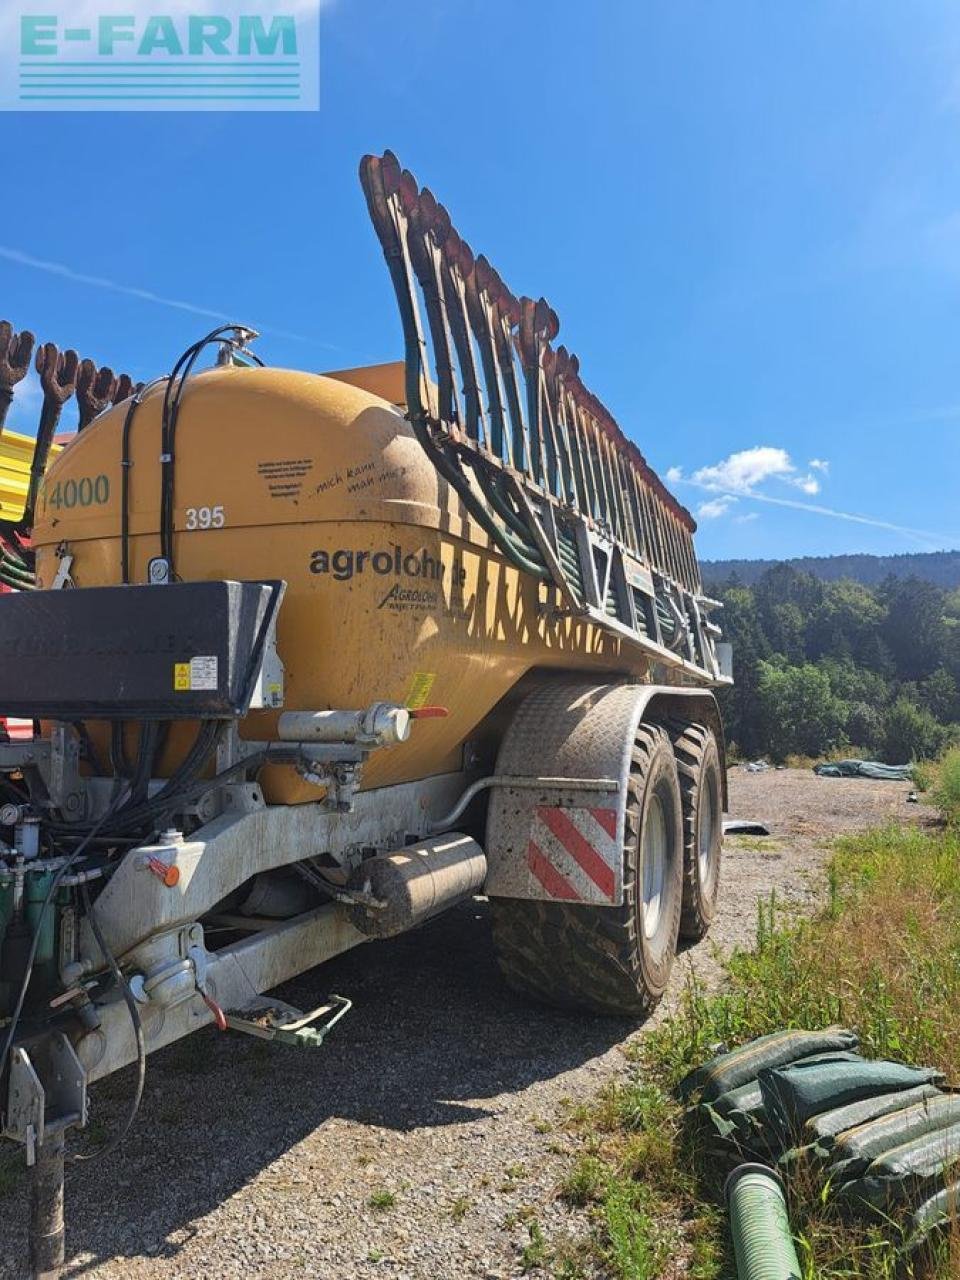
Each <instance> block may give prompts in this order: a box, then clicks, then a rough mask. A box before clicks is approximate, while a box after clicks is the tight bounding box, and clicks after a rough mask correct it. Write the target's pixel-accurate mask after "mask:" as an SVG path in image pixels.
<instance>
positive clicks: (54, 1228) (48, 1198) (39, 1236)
mask: <svg viewBox="0 0 960 1280" xmlns="http://www.w3.org/2000/svg"><path fill="white" fill-rule="evenodd" d="M63 1146H64V1138H63V1131H62V1130H61V1131H60V1132H59V1133H54V1134H49V1135H48V1136H47V1137H46V1139H45V1140H44V1142H43V1143H42V1144H41V1145H40V1146H38V1147H37V1160H36V1164H34V1165H33V1166H32V1167H31V1168H30V1172H29V1180H30V1269H31V1273H32V1275H33V1280H59V1277H60V1272H61V1269H62V1267H63V1259H64V1230H63Z"/></svg>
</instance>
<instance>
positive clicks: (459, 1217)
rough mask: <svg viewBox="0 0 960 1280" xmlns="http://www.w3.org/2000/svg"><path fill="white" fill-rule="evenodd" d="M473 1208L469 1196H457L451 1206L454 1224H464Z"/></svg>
mask: <svg viewBox="0 0 960 1280" xmlns="http://www.w3.org/2000/svg"><path fill="white" fill-rule="evenodd" d="M472 1207H473V1201H472V1200H471V1199H470V1197H469V1196H457V1198H456V1199H455V1200H454V1201H453V1203H452V1204H451V1205H450V1217H451V1218H452V1219H453V1220H454V1222H462V1221H463V1220H464V1218H465V1217H466V1216H467V1214H468V1213H469V1212H470V1210H471V1208H472Z"/></svg>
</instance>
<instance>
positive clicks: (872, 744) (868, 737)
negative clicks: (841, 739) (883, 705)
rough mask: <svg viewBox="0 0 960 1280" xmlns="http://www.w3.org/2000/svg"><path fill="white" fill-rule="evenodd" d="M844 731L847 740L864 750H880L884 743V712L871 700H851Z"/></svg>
mask: <svg viewBox="0 0 960 1280" xmlns="http://www.w3.org/2000/svg"><path fill="white" fill-rule="evenodd" d="M844 732H845V734H846V737H847V741H848V742H850V743H852V745H853V746H855V747H859V748H860V749H861V750H862V751H867V752H869V753H870V754H874V753H876V752H878V751H880V750H881V749H882V747H883V743H884V721H883V712H882V711H880V710H879V708H878V707H876V706H871V704H870V703H869V702H851V703H850V705H849V707H848V709H847V721H846V724H845V725H844Z"/></svg>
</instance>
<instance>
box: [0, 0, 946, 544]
mask: <svg viewBox="0 0 960 1280" xmlns="http://www.w3.org/2000/svg"><path fill="white" fill-rule="evenodd" d="M147 7H150V6H147ZM160 7H161V8H162V6H160ZM320 31H321V68H320V74H321V81H320V84H321V88H320V96H321V109H320V111H319V112H318V113H303V114H292V113H291V114H271V115H260V114H237V115H228V114H219V113H217V114H180V113H177V114H163V115H160V114H150V115H148V114H115V115H113V114H97V115H85V114H66V113H65V114H57V115H49V114H44V115H40V114H38V115H29V114H23V115H20V116H18V117H17V118H16V119H11V118H10V117H7V118H6V120H5V121H4V123H5V125H6V128H5V135H6V138H7V144H6V147H5V156H6V178H7V191H6V201H5V203H6V208H7V217H6V219H5V220H4V225H3V228H2V230H0V314H2V315H4V316H6V317H8V318H9V319H11V320H12V321H13V322H14V324H15V325H16V326H17V327H28V328H32V329H34V330H35V331H36V332H37V333H38V334H39V336H40V337H41V338H42V339H44V340H46V339H52V340H54V341H56V342H58V343H60V344H61V345H73V346H76V347H77V348H78V350H79V351H80V352H81V354H83V355H90V356H92V357H93V358H94V359H96V360H97V361H98V362H105V363H110V364H112V365H113V366H114V368H116V369H126V370H127V371H129V372H130V373H131V374H133V375H134V376H136V377H140V378H147V377H151V376H154V375H155V374H157V373H159V372H165V371H166V370H168V369H169V367H170V365H171V363H172V361H173V360H174V359H175V358H176V356H177V355H178V354H179V353H180V351H181V350H182V349H183V348H184V347H185V346H186V345H187V344H188V343H189V342H190V341H191V340H192V339H193V338H194V337H196V336H198V335H199V334H200V333H201V332H203V331H205V329H206V328H208V327H210V326H209V323H208V321H209V318H210V317H209V316H208V315H204V314H202V313H203V312H209V313H211V314H213V315H224V316H227V317H229V318H232V319H237V320H242V321H244V322H247V323H250V324H252V325H254V326H256V327H259V328H261V329H262V330H263V331H264V337H263V339H262V340H261V342H260V344H259V350H260V352H261V354H262V355H263V356H264V358H265V359H267V360H268V362H269V363H273V364H282V365H291V366H294V367H298V368H308V369H315V370H322V369H324V368H336V367H342V366H345V365H352V364H360V363H365V362H372V361H380V360H387V359H392V358H396V357H397V356H398V355H399V353H400V342H399V324H398V320H397V317H396V314H395V309H394V303H393V295H392V291H391V289H390V286H389V282H388V279H387V275H386V270H385V268H384V265H383V261H382V257H381V254H380V250H379V247H378V245H377V243H376V241H375V238H374V235H373V232H372V230H371V228H370V226H369V224H368V221H367V217H366V211H365V208H364V204H363V199H362V195H361V192H360V188H359V184H358V182H357V177H356V170H357V162H358V160H359V158H360V156H361V155H362V154H363V153H364V152H366V151H380V150H383V148H384V147H391V148H392V149H393V150H395V151H396V152H397V153H398V155H399V156H400V158H401V160H402V161H403V163H404V164H406V165H407V166H409V167H410V168H411V169H412V170H413V172H414V173H415V174H416V175H417V177H418V178H419V179H420V181H421V182H422V183H424V184H427V185H429V186H430V187H431V188H432V190H433V191H434V192H436V193H437V195H438V196H439V197H440V199H442V200H443V201H444V203H445V204H446V205H447V207H448V209H450V211H451V213H452V214H453V217H454V220H455V222H456V224H457V226H458V228H459V229H460V230H461V232H462V233H463V234H464V235H465V236H466V238H467V239H468V240H469V241H470V243H471V244H472V246H473V247H474V249H475V250H478V251H481V250H482V251H483V252H485V253H486V254H487V255H488V257H490V259H491V260H492V261H493V263H494V264H495V266H497V268H498V269H499V270H500V273H501V275H502V276H503V277H504V279H505V280H506V281H507V282H508V283H509V284H510V286H511V287H512V288H513V290H514V292H515V293H518V294H519V293H529V294H532V295H533V296H538V295H539V294H541V293H543V294H545V295H546V297H547V298H548V299H549V300H550V302H551V303H552V305H553V306H554V307H555V308H556V310H557V312H558V313H559V316H560V320H561V340H562V341H564V342H566V344H567V345H568V347H569V348H570V349H571V350H573V351H575V352H576V353H577V354H578V355H579V356H580V359H581V371H582V374H583V377H584V380H585V381H586V383H587V384H588V386H590V387H591V388H592V389H593V390H595V391H596V393H597V394H598V395H599V396H600V397H601V398H602V399H603V400H604V401H605V402H606V403H607V404H608V405H609V406H610V408H611V409H612V410H613V411H614V412H615V413H616V415H617V416H618V418H619V421H620V423H621V425H622V426H623V428H624V430H625V431H626V432H627V433H628V434H629V435H631V436H632V437H633V438H634V439H635V440H636V441H637V443H638V444H639V445H640V447H641V449H642V450H643V451H644V453H645V454H646V455H647V457H648V459H649V460H650V462H651V463H652V464H653V465H654V466H655V467H656V468H657V469H658V470H659V471H660V472H661V473H662V474H666V473H668V471H669V474H670V477H671V481H672V487H673V488H674V489H675V491H676V492H677V493H678V495H679V496H680V497H681V499H682V500H683V501H684V502H685V503H686V504H687V505H688V506H690V507H691V508H692V509H693V510H694V511H696V512H698V513H699V519H700V534H699V537H698V546H699V550H700V554H701V556H705V557H707V556H710V557H716V556H764V557H767V556H786V555H801V554H830V553H835V552H851V551H873V552H878V553H883V554H890V553H895V552H899V551H915V550H925V549H937V548H941V547H960V511H958V504H957V496H956V490H957V482H958V479H960V465H958V464H960V430H958V428H960V9H958V8H957V6H956V4H955V3H953V0H950V2H947V0H944V2H943V3H940V2H933V0H912V2H911V3H910V4H904V3H903V0H805V3H804V4H802V5H797V4H787V3H773V4H771V3H770V0H756V2H751V3H746V2H744V0H724V3H722V4H709V3H707V2H706V0H700V2H699V3H692V2H689V0H604V3H602V4H599V5H596V6H584V5H582V4H573V3H570V2H568V0H555V2H553V3H549V4H547V3H541V0H524V2H523V3H517V0H483V2H482V3H480V0H446V2H440V0H435V2H432V3H431V2H428V0H404V3H402V4H398V3H396V0H392V2H389V3H388V2H387V0H331V2H330V3H326V4H324V7H323V10H322V19H321V28H320ZM44 264H46V265H44ZM61 268H62V270H61ZM111 283H112V284H115V285H119V286H121V288H119V289H114V288H111V287H109V286H110V284H111ZM128 289H129V290H134V291H137V290H139V291H143V293H142V294H139V295H138V294H136V293H130V292H125V290H128ZM144 295H154V296H155V297H156V298H162V299H167V300H170V301H175V302H176V301H179V302H182V303H185V304H188V307H182V308H178V307H175V306H172V305H168V304H167V303H164V302H161V301H154V300H151V298H150V297H149V296H144ZM189 307H193V308H196V309H197V312H196V313H194V312H191V310H189V309H188V308H189ZM35 400H36V397H35V395H33V394H31V393H30V392H29V391H28V394H27V395H25V396H24V397H23V398H22V401H21V404H20V405H19V406H18V407H17V408H15V410H14V413H13V416H12V417H11V419H10V420H9V424H8V425H10V426H11V427H14V428H20V429H32V427H33V421H34V414H35V411H36V407H37V406H36V402H35ZM851 517H858V519H853V518H851Z"/></svg>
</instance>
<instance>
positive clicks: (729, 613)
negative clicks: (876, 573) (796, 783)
mask: <svg viewBox="0 0 960 1280" xmlns="http://www.w3.org/2000/svg"><path fill="white" fill-rule="evenodd" d="M865 558H866V557H865ZM905 558H906V557H905ZM917 558H918V559H922V558H924V557H917ZM928 558H929V559H933V557H928ZM711 590H712V592H713V594H714V595H715V596H716V597H717V598H718V599H719V600H720V601H721V602H722V603H723V606H724V608H723V612H722V613H721V614H720V615H719V620H720V625H721V626H722V627H723V632H724V637H725V639H727V640H729V641H731V642H732V644H733V675H734V686H733V688H732V689H724V690H722V691H721V703H722V705H723V711H724V718H725V721H726V729H727V735H728V738H729V739H730V740H731V741H733V742H735V743H736V744H737V746H738V747H739V748H740V750H741V751H742V752H744V753H745V754H747V755H749V756H757V755H761V754H762V755H768V756H770V757H771V758H772V759H776V760H781V759H783V758H784V756H787V755H791V754H795V755H804V756H820V755H825V754H827V753H828V752H830V751H834V750H837V749H839V750H841V751H849V753H850V754H854V755H865V756H868V757H871V758H874V759H876V758H881V759H885V760H887V761H888V762H889V763H891V764H899V763H901V762H902V761H904V760H910V759H920V758H923V757H933V756H936V755H937V754H938V753H939V752H940V751H942V750H943V748H944V747H945V746H947V745H952V744H954V743H957V744H960V589H958V588H953V589H952V590H948V589H946V588H944V587H941V586H938V585H937V584H936V583H933V582H925V581H924V580H923V579H922V578H919V577H916V576H914V577H907V578H895V577H893V576H892V575H891V576H888V577H886V578H885V579H884V580H883V582H881V583H880V585H879V586H876V587H871V586H865V585H864V584H863V583H859V582H854V581H852V580H851V579H850V578H845V579H842V580H840V581H838V582H822V581H820V579H819V578H816V577H814V576H813V574H812V573H804V572H802V571H801V570H799V569H795V568H793V566H792V565H789V564H777V565H774V566H773V568H770V569H767V570H766V572H765V573H763V574H762V575H761V576H760V578H759V579H758V580H757V581H756V583H754V584H753V585H752V586H747V585H746V584H744V583H743V582H742V581H739V580H738V579H737V578H728V579H727V581H726V582H719V581H718V582H715V583H713V584H712V586H711Z"/></svg>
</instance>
